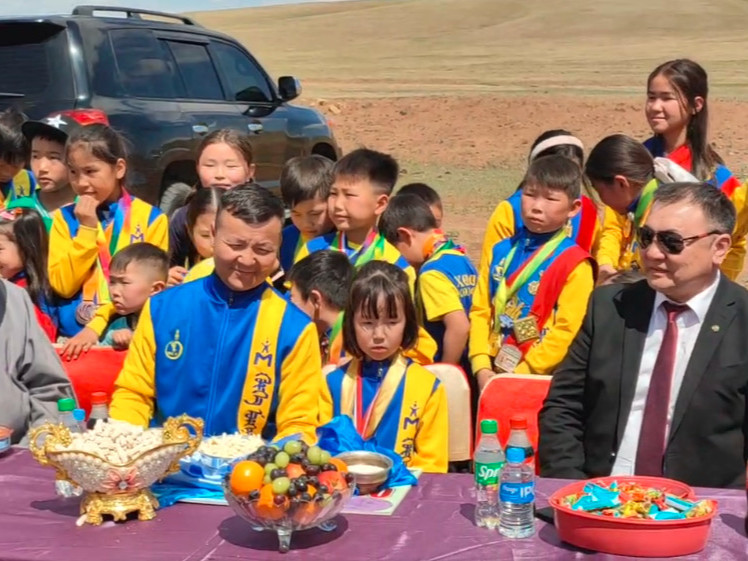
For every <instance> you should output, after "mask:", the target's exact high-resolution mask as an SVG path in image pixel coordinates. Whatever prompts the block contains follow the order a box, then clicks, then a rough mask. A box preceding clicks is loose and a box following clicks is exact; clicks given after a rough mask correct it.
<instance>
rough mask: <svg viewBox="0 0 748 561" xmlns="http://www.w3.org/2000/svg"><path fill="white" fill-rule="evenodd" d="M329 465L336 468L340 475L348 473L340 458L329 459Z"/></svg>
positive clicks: (346, 466)
mask: <svg viewBox="0 0 748 561" xmlns="http://www.w3.org/2000/svg"><path fill="white" fill-rule="evenodd" d="M330 463H331V464H332V465H334V466H335V467H336V468H338V471H339V472H340V473H348V464H346V463H345V462H344V461H343V460H341V459H340V458H330Z"/></svg>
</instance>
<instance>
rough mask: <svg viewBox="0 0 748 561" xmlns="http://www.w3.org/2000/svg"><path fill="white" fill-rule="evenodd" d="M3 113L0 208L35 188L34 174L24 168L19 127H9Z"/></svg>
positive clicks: (23, 144)
mask: <svg viewBox="0 0 748 561" xmlns="http://www.w3.org/2000/svg"><path fill="white" fill-rule="evenodd" d="M5 117H6V115H5V114H3V115H2V116H1V117H0V209H3V208H6V207H7V206H8V204H9V203H10V202H11V201H14V200H15V199H20V198H21V197H30V196H31V195H32V194H33V193H34V190H35V189H36V181H35V179H34V175H33V174H32V173H31V172H30V171H28V170H27V169H25V168H24V166H25V165H26V158H27V155H28V154H27V153H28V145H27V144H26V139H25V138H24V137H23V134H21V129H20V127H15V126H13V127H11V126H9V125H10V122H9V121H8V119H6V118H5Z"/></svg>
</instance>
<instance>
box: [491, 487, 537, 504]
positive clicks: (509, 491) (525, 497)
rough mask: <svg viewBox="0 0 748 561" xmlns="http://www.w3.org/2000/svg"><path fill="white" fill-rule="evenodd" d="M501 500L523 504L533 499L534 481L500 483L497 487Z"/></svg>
mask: <svg viewBox="0 0 748 561" xmlns="http://www.w3.org/2000/svg"><path fill="white" fill-rule="evenodd" d="M499 498H500V499H501V502H503V503H504V502H506V503H512V504H518V505H524V504H528V503H531V502H533V501H534V500H535V482H534V481H527V482H526V483H502V484H501V487H500V488H499Z"/></svg>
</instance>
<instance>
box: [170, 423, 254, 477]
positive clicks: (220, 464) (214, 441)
mask: <svg viewBox="0 0 748 561" xmlns="http://www.w3.org/2000/svg"><path fill="white" fill-rule="evenodd" d="M263 444H265V442H264V441H263V440H262V438H261V437H259V436H257V435H255V434H220V435H215V436H210V437H208V438H204V439H203V441H202V442H201V443H200V446H199V447H198V449H197V451H196V452H195V453H194V454H192V455H191V456H187V457H184V458H182V460H181V461H180V468H181V470H182V472H183V473H185V474H187V475H189V476H191V477H196V478H204V479H208V480H210V481H213V482H215V483H216V484H217V485H220V483H221V480H222V479H223V478H224V477H225V476H226V475H227V474H228V473H229V472H230V471H231V468H232V466H233V465H234V464H235V463H236V462H238V461H240V460H243V459H245V458H246V457H247V456H249V455H250V454H252V453H253V452H255V451H256V450H257V449H258V448H260V446H262V445H263Z"/></svg>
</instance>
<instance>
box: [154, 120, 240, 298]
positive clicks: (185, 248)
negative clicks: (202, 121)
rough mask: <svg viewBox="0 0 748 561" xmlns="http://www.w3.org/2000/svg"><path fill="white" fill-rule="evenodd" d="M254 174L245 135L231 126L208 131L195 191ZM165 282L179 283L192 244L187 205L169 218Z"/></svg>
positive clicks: (201, 148) (237, 182)
mask: <svg viewBox="0 0 748 561" xmlns="http://www.w3.org/2000/svg"><path fill="white" fill-rule="evenodd" d="M254 174H255V165H254V163H253V155H252V144H251V143H250V141H249V136H247V135H246V134H241V133H240V132H238V131H235V130H232V129H221V130H217V131H214V132H212V133H210V134H209V135H208V136H206V137H205V138H204V139H203V141H202V143H201V144H200V146H199V148H198V151H197V176H198V181H199V183H198V185H197V187H196V191H199V190H200V188H202V187H215V188H217V189H224V190H225V189H231V188H232V187H236V186H238V185H244V184H245V183H248V182H250V181H252V178H253V177H254ZM169 250H170V251H169V255H170V265H171V267H172V268H171V270H170V271H169V285H170V286H172V285H174V284H180V283H181V282H182V280H183V279H184V276H185V275H186V274H187V269H186V268H185V267H184V264H185V261H187V260H188V259H189V257H190V255H191V254H193V253H194V252H195V245H194V243H193V241H192V239H191V237H190V234H189V230H188V226H187V205H185V206H182V207H181V208H179V209H177V210H176V212H174V214H173V215H172V216H171V219H170V221H169Z"/></svg>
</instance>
